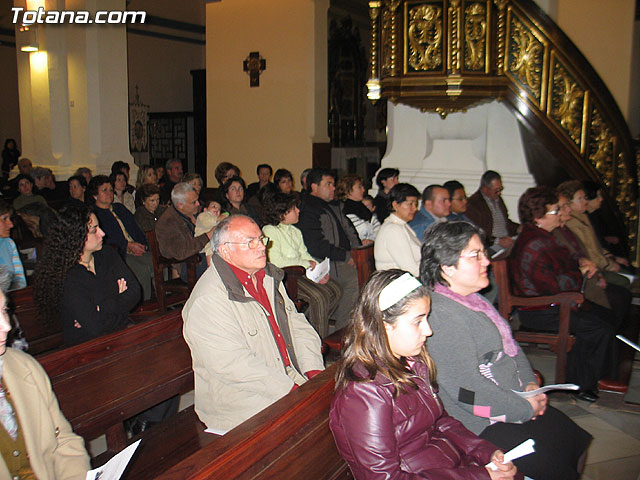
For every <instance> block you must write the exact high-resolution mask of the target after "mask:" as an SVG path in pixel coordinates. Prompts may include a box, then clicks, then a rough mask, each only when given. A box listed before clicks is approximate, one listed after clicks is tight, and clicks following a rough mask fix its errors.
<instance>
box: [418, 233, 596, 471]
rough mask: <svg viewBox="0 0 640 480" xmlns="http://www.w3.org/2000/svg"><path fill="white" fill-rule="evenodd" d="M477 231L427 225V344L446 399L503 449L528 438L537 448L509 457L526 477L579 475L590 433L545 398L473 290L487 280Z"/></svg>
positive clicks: (423, 270)
mask: <svg viewBox="0 0 640 480" xmlns="http://www.w3.org/2000/svg"><path fill="white" fill-rule="evenodd" d="M482 235H483V233H482V230H480V229H478V228H477V227H475V226H474V225H472V224H470V223H467V222H447V223H437V224H434V225H432V226H430V227H429V228H428V229H427V231H426V232H425V237H424V238H425V240H424V243H423V245H422V260H421V262H420V278H421V280H422V283H424V284H425V285H426V286H428V287H429V288H431V290H432V292H433V293H432V295H431V314H430V316H429V323H430V324H431V328H432V329H433V336H432V337H430V338H429V340H428V348H429V352H430V353H431V356H432V357H433V360H434V361H435V363H436V366H437V368H438V384H439V386H440V390H439V395H440V398H441V399H442V402H443V403H444V406H445V408H446V410H447V412H449V414H450V415H452V416H453V417H454V418H457V419H458V420H460V421H461V422H462V423H463V424H464V426H465V427H467V428H468V429H469V430H471V431H472V432H474V433H476V434H478V435H479V436H480V437H481V438H484V439H486V440H489V441H490V442H492V443H493V444H495V445H497V446H498V448H500V449H502V450H505V451H507V450H509V449H511V448H513V447H515V446H516V445H518V444H520V443H522V442H523V441H525V440H527V439H529V438H533V439H534V440H535V441H536V447H535V448H536V452H535V454H533V455H528V456H526V457H523V458H520V459H517V460H515V461H514V463H515V465H516V466H517V467H518V471H519V472H522V473H524V474H525V475H526V476H528V477H531V478H536V479H542V478H544V479H545V480H549V479H551V480H553V479H557V480H567V479H577V478H578V477H579V471H580V470H581V467H580V462H579V459H581V457H582V456H583V454H584V453H585V451H586V448H587V446H588V444H589V442H590V439H591V437H590V435H589V434H588V433H587V432H585V431H584V430H582V429H581V428H580V427H578V426H577V425H576V424H575V423H573V422H572V421H571V420H570V419H569V418H568V417H566V416H565V415H564V414H563V413H561V412H559V411H558V410H555V409H553V408H551V407H549V406H548V405H547V397H546V395H545V394H543V393H542V394H541V393H538V394H536V395H533V396H528V397H526V396H524V395H523V392H528V391H533V390H536V389H537V388H538V383H537V381H536V377H535V375H534V374H533V371H532V369H531V366H530V364H529V361H528V360H527V357H526V356H525V355H524V353H523V352H522V350H521V349H520V346H519V345H518V344H517V343H516V341H515V340H514V338H513V335H512V333H511V329H510V328H509V324H508V323H507V321H506V320H505V319H503V318H502V317H501V316H500V314H499V313H498V311H497V310H496V309H495V308H494V307H493V306H492V305H491V304H490V303H489V302H488V301H487V300H485V299H484V297H482V296H481V295H480V294H478V291H480V290H482V289H483V288H485V287H486V286H487V285H488V283H489V279H488V275H487V269H488V267H489V264H490V262H489V259H488V257H487V254H486V251H485V250H484V245H483V242H482Z"/></svg>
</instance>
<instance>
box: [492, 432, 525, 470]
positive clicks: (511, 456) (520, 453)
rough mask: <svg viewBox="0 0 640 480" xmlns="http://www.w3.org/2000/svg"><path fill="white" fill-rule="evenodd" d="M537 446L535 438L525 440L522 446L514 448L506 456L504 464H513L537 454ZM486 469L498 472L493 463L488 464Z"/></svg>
mask: <svg viewBox="0 0 640 480" xmlns="http://www.w3.org/2000/svg"><path fill="white" fill-rule="evenodd" d="M535 446H536V441H535V440H534V439H533V438H530V439H529V440H525V441H524V442H522V443H521V444H520V445H518V446H517V447H513V448H512V449H511V450H509V451H508V452H507V453H505V454H504V463H509V462H513V461H514V460H516V459H518V458H520V457H524V456H525V455H529V454H531V453H533V452H535V451H536V449H535ZM485 467H487V468H490V469H491V470H498V467H497V466H496V465H495V463H493V462H489V463H487V464H486V465H485Z"/></svg>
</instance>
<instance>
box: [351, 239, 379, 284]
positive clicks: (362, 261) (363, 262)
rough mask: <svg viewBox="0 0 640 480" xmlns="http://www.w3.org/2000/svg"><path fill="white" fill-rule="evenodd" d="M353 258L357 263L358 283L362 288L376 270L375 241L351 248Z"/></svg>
mask: <svg viewBox="0 0 640 480" xmlns="http://www.w3.org/2000/svg"><path fill="white" fill-rule="evenodd" d="M351 258H353V261H354V262H355V264H356V269H357V270H358V284H359V285H360V289H361V290H362V287H364V284H365V283H367V281H368V280H369V277H370V276H371V274H372V273H373V272H375V271H376V262H375V260H374V258H373V243H372V244H369V245H365V246H362V247H358V248H354V249H353V250H351Z"/></svg>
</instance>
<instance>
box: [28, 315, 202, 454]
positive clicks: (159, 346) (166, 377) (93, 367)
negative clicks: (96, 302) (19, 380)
mask: <svg viewBox="0 0 640 480" xmlns="http://www.w3.org/2000/svg"><path fill="white" fill-rule="evenodd" d="M38 361H39V362H40V363H41V364H42V366H43V367H44V369H45V371H46V372H47V374H48V375H49V377H50V379H51V383H52V386H53V390H54V391H55V393H56V395H57V397H58V401H59V403H60V408H61V409H62V412H63V413H64V415H65V417H66V418H67V419H68V420H69V422H70V423H71V425H72V426H73V429H74V431H75V432H76V433H78V434H79V435H81V436H82V437H84V439H85V440H86V441H89V440H93V439H95V438H97V437H99V436H100V435H102V434H105V435H106V439H107V449H108V451H107V456H110V455H112V454H113V453H117V452H118V451H120V450H121V449H122V448H124V447H125V446H126V445H127V444H128V443H129V440H128V439H127V435H126V433H125V429H124V425H123V421H124V420H126V419H128V418H130V417H133V416H135V415H137V414H139V413H141V412H143V411H145V410H147V409H149V408H151V407H153V406H154V405H156V404H158V403H160V402H163V401H165V400H167V399H169V398H172V397H174V396H175V395H181V394H184V393H186V392H189V391H191V390H193V371H192V368H191V353H190V351H189V348H188V346H187V344H186V343H185V341H184V339H183V337H182V317H181V313H180V312H179V311H171V312H169V313H167V314H166V315H164V316H162V317H160V318H157V319H153V320H149V321H146V322H143V323H140V324H137V325H134V326H132V327H129V328H127V329H125V330H121V331H119V332H115V333H112V334H109V335H105V336H103V337H100V338H96V339H94V340H91V341H89V342H85V343H82V344H79V345H75V346H73V347H69V348H65V349H63V350H60V351H57V352H53V353H50V354H47V355H43V356H40V357H38ZM185 415H186V416H188V415H189V414H188V412H187V413H186V414H183V416H185ZM191 422H192V423H194V424H199V421H198V420H197V417H196V416H195V414H194V413H193V411H192V410H191ZM196 422H197V423H196ZM200 426H201V424H199V425H198V427H200ZM202 428H203V427H202ZM151 430H153V428H151V429H150V430H149V431H151ZM145 433H146V432H145Z"/></svg>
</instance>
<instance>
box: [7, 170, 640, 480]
mask: <svg viewBox="0 0 640 480" xmlns="http://www.w3.org/2000/svg"><path fill="white" fill-rule="evenodd" d="M25 160H26V161H25ZM27 162H28V163H27ZM17 165H18V168H19V172H20V173H19V175H17V176H16V177H15V179H14V180H13V184H12V187H11V188H14V189H15V195H14V196H15V198H14V200H13V208H12V207H11V206H10V205H9V204H8V203H6V202H4V201H1V200H0V239H1V241H0V244H2V245H4V248H3V249H1V250H0V268H1V269H2V272H3V273H4V276H6V277H7V281H5V285H4V287H5V288H4V290H5V291H11V290H15V289H20V288H23V287H25V286H26V285H27V276H26V275H25V270H24V268H23V265H22V263H21V261H20V257H19V253H18V249H17V247H16V243H15V242H14V240H13V239H12V238H11V235H10V233H11V230H12V228H13V226H14V225H13V221H12V219H14V220H16V221H18V220H19V221H20V222H22V223H23V224H24V228H28V229H29V231H31V232H32V233H33V236H34V237H36V238H38V237H41V238H43V244H44V246H43V248H42V250H41V251H39V252H38V258H37V263H36V267H35V273H34V275H33V287H34V299H35V303H36V306H37V309H38V312H39V315H40V316H41V317H42V318H46V319H56V320H58V319H59V322H60V324H61V327H62V334H63V338H64V345H65V346H70V345H75V344H77V343H80V342H85V341H87V340H90V339H93V338H96V337H98V336H102V335H105V334H108V333H110V332H114V331H117V330H120V329H124V328H126V327H127V325H129V324H131V322H132V320H131V313H132V312H133V311H134V310H135V309H136V308H137V307H139V306H140V305H141V304H142V303H143V302H149V301H151V299H152V298H153V296H154V288H155V287H154V278H153V276H154V265H153V258H152V255H151V252H150V251H149V241H151V239H153V236H151V237H149V241H148V239H147V235H146V232H151V231H152V232H154V233H155V239H156V240H157V243H158V250H159V252H160V254H161V255H162V256H163V257H166V258H167V259H170V261H171V263H173V261H174V260H175V262H176V263H175V265H173V268H172V269H171V271H170V272H169V276H173V277H174V278H176V279H177V278H178V277H179V278H182V279H183V280H186V263H184V262H185V261H186V260H187V259H189V258H190V257H193V256H194V255H196V256H197V255H200V260H199V263H198V264H197V266H196V277H197V278H198V281H197V283H196V284H195V287H194V288H193V290H192V291H191V294H190V296H189V298H188V300H187V301H186V303H185V305H184V308H183V309H182V316H183V320H184V330H183V335H184V339H185V341H186V343H187V344H188V346H189V349H190V351H191V357H192V361H193V371H194V377H195V411H196V413H197V415H198V417H199V419H200V420H201V421H202V422H203V423H204V424H206V426H207V427H208V428H209V429H210V430H211V431H212V432H215V433H218V434H224V433H225V432H227V431H228V430H230V429H232V428H234V427H235V426H237V425H239V424H240V423H242V422H244V421H245V420H247V419H248V418H250V417H251V416H253V415H254V414H255V413H257V412H259V411H261V410H263V409H264V408H265V407H267V406H269V405H270V404H272V403H274V402H275V401H277V400H278V399H280V398H281V397H283V396H284V395H286V394H287V393H289V392H291V391H292V390H295V389H297V388H298V387H299V386H300V385H303V384H304V383H305V382H306V381H307V380H309V379H311V378H312V377H314V376H315V375H317V374H318V373H319V372H320V371H322V370H323V369H324V361H323V357H322V352H321V345H322V341H321V339H322V338H325V337H327V336H328V335H330V334H332V333H334V332H339V331H341V332H344V348H343V353H342V357H341V359H340V360H339V363H338V370H337V372H338V373H337V377H336V394H335V397H334V401H333V403H332V406H331V413H330V428H331V430H332V432H333V434H334V438H335V441H336V445H337V448H338V451H339V452H340V454H341V455H342V456H343V457H344V459H345V460H346V462H347V463H348V465H349V467H350V469H351V471H352V472H353V473H354V475H355V476H356V478H365V479H366V478H381V476H384V478H404V477H403V476H402V475H404V474H406V475H407V478H409V475H410V474H414V475H417V476H424V477H426V478H431V477H430V475H434V478H491V479H501V478H505V479H507V478H522V474H524V475H526V476H528V477H531V478H538V479H540V478H544V479H555V478H557V479H572V478H578V477H579V475H580V472H581V470H582V468H583V466H584V458H585V452H586V449H587V447H588V445H589V442H590V440H591V436H590V435H589V434H588V433H587V432H585V431H584V430H582V429H581V428H580V427H578V426H577V425H576V424H575V423H573V422H572V421H571V420H570V419H569V418H568V417H566V416H565V415H564V414H562V413H561V412H559V411H558V410H555V409H553V408H552V407H550V406H548V405H547V397H546V395H545V394H537V395H535V396H523V395H522V393H523V392H527V391H531V390H536V389H537V388H538V387H539V384H538V380H537V379H536V376H535V375H534V373H533V371H532V368H531V366H530V364H529V362H528V360H527V358H526V355H525V354H524V353H523V351H522V350H521V348H520V346H519V345H518V343H517V342H516V341H515V340H514V337H513V334H512V332H511V328H510V325H509V323H508V320H509V319H504V318H502V317H501V316H500V314H499V313H498V311H497V310H496V309H495V308H494V305H493V304H494V302H493V300H494V299H495V297H491V296H490V295H488V294H486V292H487V289H489V290H490V289H491V283H492V281H493V278H492V275H491V273H490V269H489V266H490V258H491V257H492V256H494V255H504V256H505V257H508V262H509V265H510V272H511V276H512V278H511V282H512V289H513V291H514V293H515V294H517V295H521V296H531V297H533V296H542V295H554V294H556V293H559V292H564V291H576V292H578V291H579V292H583V293H584V298H585V300H584V303H583V304H582V305H576V306H575V308H573V309H572V311H571V319H570V331H571V333H572V334H573V335H574V336H575V338H576V343H575V345H574V347H573V349H572V350H571V352H570V354H569V365H568V372H567V379H568V381H570V382H573V383H576V384H577V385H578V386H579V387H580V390H578V391H577V393H576V397H577V398H578V399H579V400H582V401H587V402H593V401H596V400H597V398H598V393H597V385H598V381H599V380H601V379H602V378H605V377H608V378H611V379H613V380H615V379H616V375H617V366H618V360H619V359H618V354H619V352H618V349H617V345H616V342H615V340H614V339H615V335H616V333H618V332H619V331H621V329H622V328H623V327H624V326H625V325H626V324H627V322H629V321H630V320H629V306H630V303H631V293H630V284H629V281H628V280H627V278H626V277H625V276H623V275H621V273H625V272H630V266H629V262H628V260H627V259H626V258H625V256H624V253H625V251H624V243H623V241H621V239H620V238H618V237H616V236H615V235H612V234H611V233H610V232H609V231H608V230H607V222H606V221H605V219H603V218H602V213H601V212H600V213H598V210H599V208H600V204H601V203H602V192H601V191H600V190H599V187H598V186H597V185H594V184H592V183H589V182H585V183H581V182H579V181H576V180H571V181H567V182H564V183H562V184H561V185H559V186H558V187H557V188H556V189H552V188H549V187H534V188H530V189H528V190H527V191H526V192H524V193H523V195H522V196H521V198H520V201H519V205H518V214H519V217H520V223H519V224H518V223H515V222H513V221H512V220H511V219H510V218H509V215H508V212H507V208H506V206H505V203H504V201H503V200H502V197H501V193H502V190H503V185H502V179H501V177H500V175H499V174H498V173H497V172H494V171H487V172H485V173H484V174H483V175H482V178H481V179H480V185H479V188H478V190H477V191H476V192H475V193H474V194H473V195H471V196H470V197H469V198H467V195H466V192H465V188H464V186H463V185H462V184H461V183H460V182H458V181H457V180H451V181H448V182H446V183H444V184H443V185H437V184H433V185H429V186H427V187H426V188H425V189H424V190H423V191H422V193H420V192H419V191H418V189H417V188H416V187H415V186H413V185H411V184H408V183H400V182H399V181H398V177H399V174H400V172H399V171H398V170H397V169H393V168H384V169H382V170H380V172H379V173H378V175H377V178H376V183H377V185H378V187H379V191H378V194H377V196H376V197H375V198H371V197H370V196H368V195H365V191H366V182H365V180H364V179H363V178H362V177H360V176H359V175H356V174H347V175H344V176H343V177H341V178H339V179H337V178H336V177H335V175H334V174H333V173H332V172H331V171H329V170H327V169H323V168H312V169H308V170H305V171H304V172H303V175H302V177H301V179H300V180H301V191H300V192H297V191H295V190H294V179H293V176H292V174H291V172H289V171H288V170H286V169H278V170H276V172H275V175H274V177H273V181H271V177H272V173H273V169H272V168H271V166H270V165H266V164H261V165H259V166H258V167H257V169H256V174H257V178H258V181H257V182H255V183H251V184H250V185H249V186H248V187H247V185H246V183H245V180H244V179H243V178H242V172H241V171H240V169H239V168H238V167H237V166H235V165H233V164H231V163H228V162H223V163H221V164H220V165H218V167H217V168H216V169H215V178H216V180H217V181H218V183H219V187H218V188H215V189H212V188H208V189H203V181H202V178H201V177H200V176H199V175H198V174H190V173H187V174H184V172H183V165H182V163H181V162H180V161H179V160H169V161H168V162H167V163H166V165H165V166H164V168H162V169H161V170H162V171H161V172H160V171H158V169H156V168H153V167H150V166H144V167H141V168H140V169H139V171H138V176H137V179H136V182H135V187H134V186H132V185H130V184H129V167H128V165H127V164H126V163H124V162H116V163H114V165H113V167H112V171H111V172H110V175H109V176H107V175H96V176H92V172H91V171H90V170H89V169H87V168H81V169H78V171H77V172H75V175H73V176H72V177H70V178H69V180H68V182H67V185H66V186H61V184H59V183H56V182H55V180H54V178H53V175H52V173H51V171H50V170H48V169H45V168H41V167H36V168H32V165H31V162H30V161H28V159H20V160H19V161H18V162H17ZM9 184H10V185H11V181H9ZM12 213H15V215H13V216H12ZM51 216H53V217H51ZM34 218H35V219H36V220H34ZM51 218H53V221H52V220H51ZM367 247H368V249H369V251H372V252H373V256H374V259H375V265H376V269H377V270H378V272H376V273H374V274H373V275H372V276H371V278H370V279H369V280H368V282H367V283H366V285H364V287H363V288H362V291H361V285H360V283H359V279H358V271H357V268H356V262H355V252H356V251H360V249H367ZM605 247H607V248H605ZM292 266H299V267H303V268H304V269H305V270H306V271H307V277H304V276H303V277H300V278H299V279H298V284H297V297H298V298H290V297H289V294H288V292H287V291H286V290H285V283H283V282H284V273H283V269H286V268H287V267H292ZM325 266H327V267H328V270H327V271H324V270H323V271H322V272H323V273H322V274H320V275H316V274H315V272H318V270H316V269H322V268H325ZM483 293H484V294H486V297H485V296H483V295H482V294H483ZM298 300H300V301H302V302H301V305H303V306H302V307H300V305H298V308H301V311H300V312H299V311H298V309H297V307H296V305H297V303H294V301H298ZM4 301H5V300H4V295H1V294H0V303H4ZM3 312H4V310H3ZM518 316H519V318H520V322H521V324H522V325H523V326H525V327H526V328H529V329H531V330H536V331H544V332H548V331H557V330H558V307H556V306H553V305H549V306H547V307H544V308H538V307H536V308H528V309H527V308H520V309H519V310H518ZM5 323H7V322H6V318H5V314H4V313H3V315H2V318H0V326H2V327H3V328H2V329H0V332H5V334H6V331H8V329H9V327H8V326H7V327H6V328H4V327H5V325H4V324H5ZM428 337H429V338H428ZM427 338H428V340H427ZM7 353H8V355H7V354H3V352H0V366H2V361H3V358H5V359H6V360H10V359H11V358H14V357H15V363H16V364H17V365H16V366H15V367H12V366H11V365H12V363H13V362H14V361H12V362H11V363H7V364H5V366H6V367H7V368H6V369H5V371H4V373H6V374H8V375H12V374H11V373H10V372H11V369H16V370H18V369H19V368H20V369H24V368H30V369H32V370H36V373H37V375H36V376H43V375H44V377H45V379H46V374H44V372H41V371H40V370H38V369H37V368H36V367H37V363H36V362H34V361H33V360H32V359H31V357H28V356H26V355H23V354H20V353H15V354H14V350H13V349H9V350H8V351H7ZM32 364H33V365H32ZM34 365H35V366H34ZM436 371H437V377H436ZM4 373H3V386H4V380H5V378H6V379H7V386H8V387H9V388H11V389H12V392H13V391H14V390H16V391H17V390H19V386H17V385H16V386H15V387H14V386H12V385H11V383H12V380H10V379H11V376H9V377H6V376H5V375H4ZM42 384H43V387H42V388H41V389H40V390H39V393H40V395H41V396H42V397H44V399H45V400H46V399H49V398H50V397H51V396H52V395H53V394H52V392H51V389H50V386H49V384H48V383H47V382H46V380H43V381H42ZM1 389H2V387H0V410H2V411H3V412H7V411H9V412H10V411H11V409H12V407H13V409H14V410H15V413H13V412H11V415H7V414H6V413H3V415H2V417H3V418H2V425H3V427H4V430H3V429H0V436H3V437H7V438H6V439H5V443H6V442H17V444H19V442H23V443H22V448H23V450H24V442H25V441H26V446H27V451H28V452H29V455H28V456H26V458H25V459H24V460H23V462H22V464H20V465H18V466H17V467H15V466H13V467H12V466H10V465H7V468H9V469H12V473H13V472H14V471H17V470H15V469H16V468H18V469H19V468H27V469H31V470H27V471H31V472H32V473H35V474H36V476H38V478H40V475H42V478H54V477H56V478H58V477H59V478H62V477H64V478H72V475H70V474H69V475H67V474H65V475H58V472H57V470H56V474H55V475H54V474H53V473H51V472H52V471H53V470H52V469H53V468H54V466H52V465H55V468H56V469H57V468H62V469H64V471H65V472H72V471H73V472H75V470H76V469H79V470H85V471H86V468H87V467H88V465H87V457H86V454H85V452H84V449H83V448H82V445H78V446H77V448H76V446H75V443H77V441H76V439H75V438H74V436H73V433H72V432H71V429H70V427H69V426H68V424H66V422H65V421H64V417H62V414H61V413H60V411H59V409H58V407H57V403H55V398H54V400H53V402H54V405H53V406H52V407H51V406H50V408H49V412H48V414H49V415H51V416H52V417H53V418H54V419H55V420H56V422H58V423H56V425H61V428H62V433H63V434H64V436H69V438H70V439H69V440H65V439H64V438H63V439H60V438H58V439H56V440H52V441H53V442H55V441H57V442H58V444H60V442H61V441H66V442H67V443H66V445H67V448H68V449H69V453H68V454H67V453H65V452H63V451H62V449H60V450H61V453H60V455H61V456H63V455H64V456H69V457H70V458H69V459H63V460H64V462H67V463H66V464H65V463H59V461H58V460H57V459H55V458H53V459H52V458H50V455H49V454H48V453H47V452H49V451H54V450H56V449H55V448H53V447H51V446H49V445H47V446H46V450H45V447H44V446H43V452H41V453H36V452H35V451H34V450H33V448H34V447H33V444H32V441H30V440H29V439H28V438H27V436H28V435H33V434H32V433H31V432H29V431H28V429H29V426H28V425H27V423H26V421H25V420H24V418H23V415H24V412H23V411H22V408H21V407H20V406H19V405H13V404H12V403H17V402H19V401H20V400H19V397H18V396H17V395H16V396H15V397H14V398H13V399H9V401H7V400H5V397H4V395H2V390H1ZM47 389H48V390H47ZM30 401H31V400H30ZM36 401H40V400H39V399H33V402H36ZM7 404H8V405H7ZM175 411H177V400H175V399H171V400H169V401H165V402H163V403H161V404H160V405H158V406H157V408H156V407H154V408H152V409H150V410H148V411H146V412H143V413H142V414H141V415H139V416H138V417H136V418H137V419H138V420H139V422H138V423H140V422H143V425H144V427H143V428H142V430H144V428H146V426H147V425H148V424H153V423H155V422H159V421H162V420H163V419H165V418H167V416H169V415H172V414H173V413H175ZM16 414H17V417H18V419H19V420H20V423H19V426H20V427H22V428H23V429H24V430H25V431H24V435H25V437H24V438H23V436H22V435H23V434H22V433H20V432H19V433H17V434H16V428H18V427H16V421H15V416H16ZM12 416H13V423H12V422H11V417H12ZM59 417H62V418H59ZM134 420H135V419H134ZM5 430H6V431H5ZM18 430H21V428H18ZM7 434H8V435H7ZM528 438H534V439H535V440H536V442H537V443H536V452H535V454H533V455H530V456H528V457H524V458H522V459H518V460H516V461H514V463H511V462H508V463H503V459H504V452H506V451H507V450H509V449H511V448H513V447H514V446H516V445H518V444H519V443H521V442H522V441H524V440H526V439H528ZM80 443H81V441H80ZM11 445H13V444H11ZM61 461H62V460H61ZM489 462H493V463H494V464H495V465H497V467H498V468H497V470H493V469H491V468H489V467H486V465H487V464H488V463H489ZM41 463H42V464H41ZM67 464H68V465H67ZM72 464H73V465H72ZM16 465H17V464H16ZM60 465H62V466H60ZM64 465H67V466H64ZM1 467H2V465H0V468H1ZM42 471H47V472H49V474H48V475H49V477H46V476H45V475H44V474H42V473H39V472H42ZM516 472H517V473H516Z"/></svg>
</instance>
